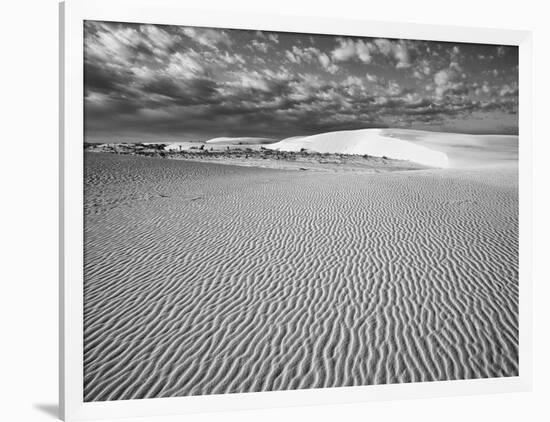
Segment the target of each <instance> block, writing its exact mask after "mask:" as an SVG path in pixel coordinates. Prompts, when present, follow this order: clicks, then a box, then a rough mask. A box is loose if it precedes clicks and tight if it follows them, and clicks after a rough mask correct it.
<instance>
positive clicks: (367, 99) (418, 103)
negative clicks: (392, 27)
mask: <svg viewBox="0 0 550 422" xmlns="http://www.w3.org/2000/svg"><path fill="white" fill-rule="evenodd" d="M84 35H85V36H84V43H85V49H84V54H85V57H84V59H85V60H84V62H85V65H84V80H85V104H84V105H85V139H86V141H89V142H102V141H117V140H118V141H147V140H149V141H168V140H172V141H173V140H181V141H185V140H205V139H209V138H213V137H217V136H261V137H274V138H278V139H279V138H284V137H287V136H295V135H307V134H314V133H320V132H326V131H333V130H344V129H359V128H368V127H406V128H413V129H427V130H437V131H452V132H467V133H506V134H509V133H513V134H514V133H517V131H518V118H517V109H518V50H517V47H509V46H495V45H481V44H455V43H441V42H425V41H412V40H393V39H392V40H390V39H380V38H352V37H338V36H328V35H307V34H291V33H271V32H259V31H241V30H220V29H208V28H192V27H182V26H161V25H137V24H121V23H107V22H92V21H88V22H86V24H85V27H84Z"/></svg>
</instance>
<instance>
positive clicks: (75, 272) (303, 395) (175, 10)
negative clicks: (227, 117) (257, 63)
mask: <svg viewBox="0 0 550 422" xmlns="http://www.w3.org/2000/svg"><path fill="white" fill-rule="evenodd" d="M85 20H99V21H114V22H135V23H151V24H171V25H186V26H202V27H216V28H231V29H254V30H266V31H284V32H301V33H318V34H335V35H349V36H369V37H387V38H408V39H420V40H434V41H454V42H468V43H487V44H504V45H516V46H518V47H519V140H520V142H519V145H520V147H519V169H520V175H519V181H520V183H519V186H520V195H519V198H520V206H519V213H520V219H519V222H520V223H519V228H520V242H519V245H520V249H519V258H520V259H519V263H520V264H519V265H520V285H519V292H520V294H519V296H520V306H519V335H520V337H519V342H520V355H519V376H517V377H509V378H492V379H475V380H460V381H441V382H430V383H409V384H394V385H375V386H361V387H339V388H326V389H310V390H298V391H275V392H262V393H245V394H227V395H211V396H193V397H174V398H155V399H145V400H125V401H112V402H91V403H85V402H84V401H83V312H82V310H83V160H82V157H83V133H84V131H83V127H84V126H83V124H84V122H83V92H84V90H83V22H84V21H85ZM60 25H61V32H60V33H61V39H60V52H61V54H60V57H61V59H60V60H61V63H60V65H61V69H62V70H61V73H60V87H61V92H60V103H61V110H62V112H61V116H60V117H61V121H60V133H61V139H60V183H61V186H60V227H61V231H60V245H61V246H60V247H61V251H60V257H61V258H60V275H61V276H60V368H61V371H60V372H61V373H60V411H61V416H62V418H63V419H64V420H67V421H73V420H90V419H101V418H116V417H136V416H155V415H173V414H183V413H190V412H201V411H207V410H208V411H220V410H233V409H253V408H263V407H283V406H294V405H304V406H305V405H315V404H323V403H349V402H363V401H369V400H395V399H404V398H427V397H438V396H449V395H463V394H480V393H501V392H517V391H527V390H529V389H530V388H531V383H532V381H531V379H532V350H531V347H532V346H531V344H532V324H531V301H532V297H531V294H532V285H531V256H532V252H531V239H532V229H531V208H532V206H531V202H532V192H531V190H532V176H531V169H532V162H531V160H532V159H531V152H532V127H531V126H532V125H531V119H532V112H531V104H532V89H531V74H532V68H531V56H532V54H531V49H532V39H531V33H530V32H525V31H512V30H497V29H484V28H461V27H450V26H437V25H420V24H405V23H387V22H369V21H365V20H339V19H318V18H313V17H307V16H282V15H270V14H265V15H254V14H242V13H231V12H222V11H219V12H216V13H212V12H211V11H200V10H192V9H187V8H185V7H183V6H182V3H181V1H178V0H155V1H152V0H93V1H92V0H88V1H84V0H67V1H66V2H64V3H61V5H60Z"/></svg>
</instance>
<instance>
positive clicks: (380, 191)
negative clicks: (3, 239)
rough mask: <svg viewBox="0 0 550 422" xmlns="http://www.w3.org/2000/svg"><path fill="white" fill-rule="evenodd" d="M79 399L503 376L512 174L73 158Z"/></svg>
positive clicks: (513, 213) (512, 330)
mask: <svg viewBox="0 0 550 422" xmlns="http://www.w3.org/2000/svg"><path fill="white" fill-rule="evenodd" d="M84 303H85V309H84V325H85V330H84V331H85V333H84V396H85V400H86V401H96V400H117V399H135V398H147V397H168V396H185V395H198V394H220V393H232V392H251V391H269V390H283V389H298V388H318V387H338V386H354V385H367V384H385V383H399V382H417V381H433V380H454V379H468V378H482V377H502V376H514V375H517V374H518V321H517V306H518V187H517V166H515V165H514V164H509V165H506V166H504V165H503V166H498V167H492V168H491V169H490V170H482V169H468V170H461V169H445V170H421V171H409V172H394V173H384V174H322V173H317V174H312V173H309V172H296V171H281V170H271V169H259V168H252V167H249V168H246V167H236V166H228V165H216V164H209V163H198V162H188V161H177V160H163V159H155V158H144V157H137V156H124V155H114V154H112V155H111V154H101V153H87V154H86V157H85V285H84Z"/></svg>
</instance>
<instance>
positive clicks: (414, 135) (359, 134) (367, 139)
mask: <svg viewBox="0 0 550 422" xmlns="http://www.w3.org/2000/svg"><path fill="white" fill-rule="evenodd" d="M517 145H518V144H517V136H501V135H498V136H497V135H467V134H454V133H441V132H427V131H418V130H408V129H360V130H347V131H338V132H328V133H322V134H318V135H312V136H303V137H292V138H287V139H283V140H282V141H280V142H277V143H274V144H271V145H267V146H266V148H271V149H275V150H281V151H300V150H301V149H306V150H310V151H315V152H321V153H325V152H326V153H341V154H360V155H364V154H367V155H372V156H375V157H382V156H386V157H388V158H394V159H398V160H409V161H412V162H415V163H419V164H423V165H427V166H431V167H439V168H446V167H468V166H469V167H473V166H478V165H479V166H483V165H487V164H495V163H500V162H502V161H506V160H517V149H518V147H517Z"/></svg>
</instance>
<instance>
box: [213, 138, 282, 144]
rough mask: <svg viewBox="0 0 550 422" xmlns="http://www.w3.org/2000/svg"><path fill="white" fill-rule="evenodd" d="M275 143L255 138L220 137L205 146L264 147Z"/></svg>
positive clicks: (270, 139) (270, 140)
mask: <svg viewBox="0 0 550 422" xmlns="http://www.w3.org/2000/svg"><path fill="white" fill-rule="evenodd" d="M273 142H275V139H273V138H255V137H240V138H230V137H220V138H213V139H210V140H208V141H206V143H207V144H224V145H264V144H272V143H273Z"/></svg>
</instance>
